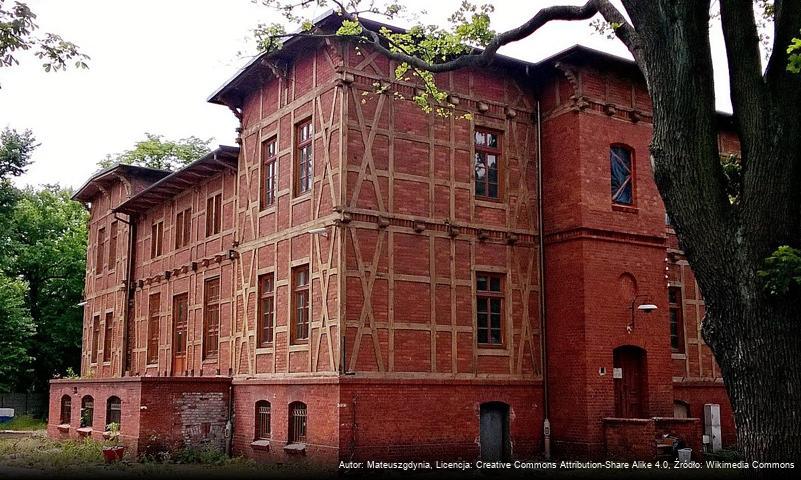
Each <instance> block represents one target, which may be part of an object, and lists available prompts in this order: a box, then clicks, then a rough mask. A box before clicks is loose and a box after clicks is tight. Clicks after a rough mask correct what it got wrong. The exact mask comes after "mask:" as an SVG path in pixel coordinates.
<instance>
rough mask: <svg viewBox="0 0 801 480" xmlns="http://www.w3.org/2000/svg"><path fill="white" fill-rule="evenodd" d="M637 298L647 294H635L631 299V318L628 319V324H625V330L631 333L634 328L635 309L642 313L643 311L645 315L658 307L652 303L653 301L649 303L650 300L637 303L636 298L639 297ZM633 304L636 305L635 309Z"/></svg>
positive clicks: (644, 296)
mask: <svg viewBox="0 0 801 480" xmlns="http://www.w3.org/2000/svg"><path fill="white" fill-rule="evenodd" d="M639 298H647V296H646V295H635V296H634V298H632V299H631V320H629V324H628V325H626V331H627V332H628V333H631V331H632V330H634V316H635V315H634V314H635V312H636V311H640V312H643V313H645V314H646V315H647V314H649V313H651V312H653V311H654V310H656V309H657V308H659V307H657V306H656V305H654V304H653V303H650V302H648V303H641V304H639V305H637V299H639ZM635 306H636V309H635Z"/></svg>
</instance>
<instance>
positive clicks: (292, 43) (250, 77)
mask: <svg viewBox="0 0 801 480" xmlns="http://www.w3.org/2000/svg"><path fill="white" fill-rule="evenodd" d="M341 21H342V20H341V17H340V16H339V14H337V13H336V12H335V11H334V10H328V11H327V12H325V13H324V14H322V15H320V16H319V17H317V18H315V19H314V20H313V23H314V26H315V27H317V28H319V29H321V30H324V31H328V30H335V28H337V27H338V25H339V24H340V23H341ZM361 22H362V23H363V24H364V25H365V26H367V27H368V28H369V29H371V30H378V29H380V28H382V27H383V28H388V29H390V30H392V31H395V32H402V31H404V29H402V28H399V27H397V26H395V25H390V24H386V23H382V22H378V21H375V20H370V19H366V18H362V19H361ZM318 40H319V38H315V37H313V36H310V35H307V36H295V37H290V38H289V39H288V40H286V41H285V42H284V44H283V46H282V47H281V49H280V50H277V51H274V52H263V53H260V54H258V55H256V56H254V57H253V58H252V59H251V60H250V61H249V62H248V63H247V64H245V65H244V66H243V67H242V68H240V69H239V71H237V72H236V73H235V74H234V76H233V77H231V78H230V79H229V80H228V81H226V82H225V83H224V84H223V85H222V86H220V87H219V88H218V89H217V90H215V91H214V93H212V94H211V95H209V97H208V101H209V102H211V103H215V104H219V105H228V104H229V102H230V101H231V100H234V99H235V100H236V101H238V102H241V100H242V98H243V96H244V94H246V93H247V91H248V87H249V86H250V84H251V83H252V82H253V81H254V80H257V79H260V78H265V75H268V76H269V75H272V71H271V70H270V68H269V67H268V66H267V65H266V64H265V63H266V61H267V60H275V59H282V58H289V57H292V56H293V55H294V54H295V53H297V52H300V51H301V50H302V49H303V47H304V46H306V45H307V44H308V42H311V41H318ZM476 51H480V50H478V49H476ZM494 63H495V64H496V65H499V66H503V67H506V68H511V69H517V70H521V71H527V70H529V69H531V68H534V67H536V66H537V65H538V64H537V63H534V62H528V61H525V60H520V59H518V58H514V57H509V56H506V55H501V54H496V55H495V57H494Z"/></svg>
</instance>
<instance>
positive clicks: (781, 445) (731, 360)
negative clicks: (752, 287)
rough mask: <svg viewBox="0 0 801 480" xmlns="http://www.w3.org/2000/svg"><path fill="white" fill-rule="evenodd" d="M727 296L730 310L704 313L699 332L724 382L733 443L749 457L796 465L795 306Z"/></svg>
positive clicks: (799, 364)
mask: <svg viewBox="0 0 801 480" xmlns="http://www.w3.org/2000/svg"><path fill="white" fill-rule="evenodd" d="M743 297H745V298H743ZM748 297H750V298H748ZM731 300H733V302H732V303H731V307H730V308H719V309H716V310H714V311H708V312H707V316H706V318H705V319H704V323H703V329H702V333H703V336H704V339H705V340H706V342H707V343H708V344H709V345H710V346H711V347H712V350H713V351H714V352H715V358H716V359H717V362H718V365H719V366H720V368H721V372H722V374H723V378H724V379H725V382H726V388H727V390H728V392H729V399H730V401H731V404H732V408H733V411H734V417H735V421H736V423H737V441H738V444H739V447H740V449H741V450H742V451H743V453H744V454H745V456H746V458H747V459H748V460H749V461H753V460H757V461H763V462H796V464H798V462H799V460H801V458H800V456H799V452H801V356H799V352H801V335H799V328H798V326H799V318H798V317H799V315H798V310H797V309H796V310H795V311H793V310H792V309H788V308H786V307H787V306H788V305H775V304H773V303H772V302H771V303H766V302H764V301H762V300H760V299H759V298H756V297H754V296H752V295H747V294H746V295H744V296H740V295H737V294H734V295H732V298H731ZM785 303H790V302H785ZM793 303H795V302H793Z"/></svg>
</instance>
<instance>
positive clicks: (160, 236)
mask: <svg viewBox="0 0 801 480" xmlns="http://www.w3.org/2000/svg"><path fill="white" fill-rule="evenodd" d="M163 253H164V220H158V221H155V222H153V224H152V225H151V226H150V258H158V257H160V256H161V255H162V254H163Z"/></svg>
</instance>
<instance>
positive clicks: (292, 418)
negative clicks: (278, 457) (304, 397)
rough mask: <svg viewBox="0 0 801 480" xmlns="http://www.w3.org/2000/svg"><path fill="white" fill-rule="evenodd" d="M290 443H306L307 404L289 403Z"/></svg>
mask: <svg viewBox="0 0 801 480" xmlns="http://www.w3.org/2000/svg"><path fill="white" fill-rule="evenodd" d="M289 443H306V404H305V403H303V402H292V403H290V404H289Z"/></svg>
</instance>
